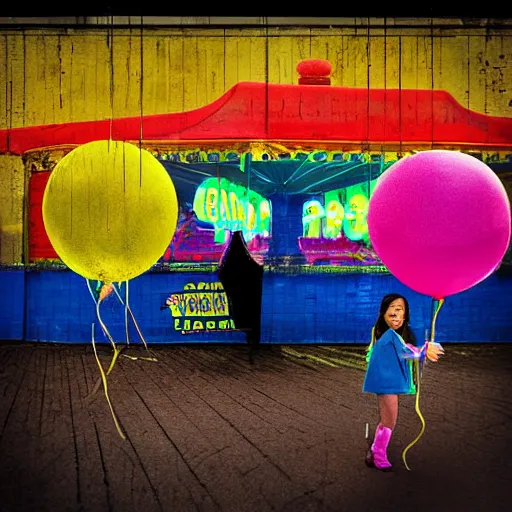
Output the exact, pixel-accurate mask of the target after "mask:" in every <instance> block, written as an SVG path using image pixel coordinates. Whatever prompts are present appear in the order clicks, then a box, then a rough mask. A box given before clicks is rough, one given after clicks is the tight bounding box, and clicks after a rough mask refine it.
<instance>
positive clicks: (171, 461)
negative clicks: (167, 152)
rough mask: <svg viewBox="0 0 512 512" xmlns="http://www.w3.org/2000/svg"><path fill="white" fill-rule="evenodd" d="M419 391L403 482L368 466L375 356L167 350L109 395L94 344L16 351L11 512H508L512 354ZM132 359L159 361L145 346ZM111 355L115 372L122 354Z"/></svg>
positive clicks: (471, 362)
mask: <svg viewBox="0 0 512 512" xmlns="http://www.w3.org/2000/svg"><path fill="white" fill-rule="evenodd" d="M445 348H446V352H447V354H446V356H445V358H444V359H443V360H442V362H440V363H438V364H429V365H428V366H427V367H426V368H425V371H424V377H423V380H422V387H421V396H420V397H421V401H420V406H421V412H422V413H423V415H424V417H425V419H426V423H427V426H426V431H425V434H424V436H423V437H422V438H421V439H420V441H419V443H418V444H416V445H415V446H414V447H413V448H411V450H410V451H409V453H408V457H407V461H408V464H409V466H410V467H411V469H412V471H411V472H408V471H407V470H406V469H405V468H404V466H403V463H402V461H401V452H402V450H403V448H404V447H405V446H406V445H407V444H408V443H409V442H410V441H412V440H413V439H414V437H415V436H416V435H417V433H418V432H419V429H420V421H419V419H418V417H417V415H416V413H415V411H414V397H404V398H403V399H402V401H401V412H400V418H399V424H398V427H397V428H396V430H395V433H394V436H393V438H392V442H391V449H390V457H391V459H392V461H393V462H394V464H395V471H394V473H392V474H383V473H379V472H377V471H375V470H369V469H367V468H366V467H365V466H364V464H363V457H364V453H365V450H366V446H367V444H366V441H365V438H364V432H365V422H370V426H371V429H373V428H374V426H375V419H376V418H375V415H376V407H375V406H376V404H375V402H374V397H372V396H369V395H363V394H362V393H361V385H362V381H363V377H364V373H363V371H362V369H363V368H364V350H363V349H362V348H360V347H355V348H354V347H352V348H346V347H341V348H340V347H307V346H300V347H293V348H292V347H286V346H282V347H272V348H271V349H269V348H266V349H265V348H262V350H261V352H260V354H259V355H258V356H257V358H256V363H255V364H254V365H250V364H248V360H247V347H245V346H241V347H237V346H221V347H212V346H210V347H192V346H189V347H158V348H155V349H153V352H154V353H155V354H156V356H157V359H158V362H149V361H144V360H141V359H138V360H129V359H126V358H123V357H121V358H120V359H119V361H118V362H117V364H116V366H115V367H114V370H113V372H112V374H111V375H110V376H109V378H108V383H109V388H108V389H109V394H110V398H111V400H112V403H113V406H114V408H115V411H116V414H117V417H118V418H119V421H120V423H121V425H122V428H123V430H124V432H125V434H126V440H122V439H121V437H120V436H119V434H118V433H117V431H116V429H115V426H114V423H113V420H112V417H111V415H110V412H109V410H108V406H107V402H106V400H105V396H104V394H103V392H102V390H101V389H99V390H98V391H97V392H96V393H95V394H93V395H90V394H91V391H92V390H93V388H94V384H95V382H96V381H97V379H98V376H99V370H98V367H97V365H96V362H95V359H94V355H93V352H92V348H91V347H90V346H71V345H44V344H40V345H36V344H27V343H24V344H3V345H2V346H0V394H1V397H2V400H1V402H0V497H1V499H0V510H1V511H2V512H7V511H9V512H23V511H36V510H37V511H38V512H43V511H47V510H48V511H50V510H51V511H56V510H58V511H84V512H85V511H87V512H95V511H98V512H101V511H120V512H130V511H141V510H144V511H145V512H151V511H171V510H177V511H187V510H200V511H206V510H223V511H234V512H243V511H251V512H252V511H258V512H263V511H267V510H269V511H270V510H276V511H277V510H279V511H293V512H296V511H305V510H308V511H340V510H343V511H348V512H350V511H362V510H372V511H375V510H380V511H382V510H385V511H387V510H415V511H432V510H440V511H445V510H446V511H447V510H450V511H467V510H471V511H484V510H492V511H493V512H499V511H508V510H510V509H511V507H512V498H511V495H510V488H509V487H510V481H511V478H512V463H511V461H510V456H509V455H510V448H511V440H512V436H511V434H510V425H511V413H510V410H511V405H512V401H511V398H510V393H509V391H510V386H511V383H512V346H511V345H503V346H500V347H489V346H485V347H479V346H471V347H463V346H446V347H445ZM127 353H128V354H129V353H131V354H133V355H138V356H141V355H145V353H144V352H143V351H141V350H136V349H135V348H131V349H130V351H129V352H127ZM100 354H101V355H100V357H101V360H102V362H103V364H104V365H106V364H108V361H109V358H110V351H109V348H108V347H105V346H102V347H101V349H100Z"/></svg>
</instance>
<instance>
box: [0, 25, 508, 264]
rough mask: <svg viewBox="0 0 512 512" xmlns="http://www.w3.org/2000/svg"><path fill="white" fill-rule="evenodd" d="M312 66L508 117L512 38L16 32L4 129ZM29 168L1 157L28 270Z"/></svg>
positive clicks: (483, 33) (4, 188)
mask: <svg viewBox="0 0 512 512" xmlns="http://www.w3.org/2000/svg"><path fill="white" fill-rule="evenodd" d="M309 58H319V59H328V60H329V61H330V62H331V63H332V67H333V72H332V77H331V83H332V85H334V86H351V87H354V86H355V87H372V88H382V87H385V88H420V89H432V88H434V89H444V90H447V91H448V92H450V93H451V94H453V95H454V97H455V98H456V99H457V100H458V101H459V102H460V103H461V104H462V105H464V106H465V107H467V108H470V109H472V110H474V111H477V112H480V113H484V114H489V115H494V116H505V117H512V107H510V106H509V102H510V101H511V99H512V94H511V92H510V90H509V89H507V87H509V84H511V83H512V29H510V30H504V29H502V30H499V31H494V32H492V31H491V30H489V29H483V28H469V29H464V28H460V29H446V28H440V27H438V28H435V27H434V28H432V29H431V30H430V29H425V28H417V27H410V28H393V27H392V26H391V27H390V28H388V29H386V30H385V29H384V28H372V27H370V28H368V27H365V26H359V27H357V26H355V27H353V28H311V29H310V28H277V27H262V28H252V27H251V28H226V29H222V28H214V29H199V28H189V29H187V28H167V29H158V28H152V29H144V30H141V29H132V30H129V29H108V28H102V29H23V30H22V29H19V30H16V31H13V30H4V31H3V32H0V129H5V128H15V127H21V126H32V125H40V124H48V123H66V122H70V121H86V120H98V119H109V118H111V117H122V116H133V115H141V114H142V115H149V114H160V113H166V112H181V111H184V110H190V109H194V108H198V107H201V106H204V105H206V104H208V103H210V102H211V101H213V100H215V99H216V98H218V97H219V96H220V95H222V94H223V93H224V92H225V91H227V90H228V89H229V88H230V87H231V86H233V85H234V84H236V83H237V82H239V81H258V82H265V81H268V82H269V83H282V84H294V83H297V80H298V75H297V72H296V69H295V68H296V65H297V63H298V62H299V61H301V60H303V59H309ZM22 167H23V166H22V164H21V159H20V158H19V157H7V156H3V157H0V244H1V246H0V263H16V262H20V261H22V247H23V243H22V231H23V230H22V217H23V196H24V193H23V190H24V173H23V171H22Z"/></svg>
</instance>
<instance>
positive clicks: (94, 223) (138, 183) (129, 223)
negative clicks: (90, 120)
mask: <svg viewBox="0 0 512 512" xmlns="http://www.w3.org/2000/svg"><path fill="white" fill-rule="evenodd" d="M177 218H178V199H177V197H176V190H175V188H174V185H173V182H172V180H171V178H170V177H169V174H168V173H167V171H166V170H165V168H164V166H163V165H162V164H161V163H160V162H159V161H158V160H157V159H156V158H155V157H154V156H153V155H151V153H149V152H148V151H146V150H140V149H139V148H138V147H137V146H135V145H133V144H129V143H126V142H117V141H111V140H110V141H109V140H102V141H96V142H90V143H88V144H84V145H83V146H79V147H77V148H76V149H74V150H73V151H71V152H70V153H68V154H67V155H66V156H65V157H64V158H63V159H62V160H61V161H60V162H59V163H58V164H57V165H56V166H55V168H54V170H53V171H52V173H51V176H50V179H49V180H48V184H47V186H46V190H45V193H44V197H43V221H44V225H45V228H46V232H47V233H48V237H49V238H50V241H51V243H52V245H53V247H54V249H55V251H56V252H57V254H58V255H59V257H60V258H61V260H62V261H63V262H64V263H65V264H66V265H67V266H68V267H69V268H70V269H71V270H73V271H75V272H76V273H77V274H80V275H81V276H83V277H85V278H87V279H95V280H99V281H105V282H109V283H113V282H120V281H127V280H129V279H133V278H134V277H137V276H139V275H140V274H142V273H143V272H145V271H146V270H148V269H149V268H151V266H153V265H154V264H155V263H156V262H157V261H158V259H159V258H160V257H161V256H162V254H163V253H164V252H165V250H166V248H167V246H168V245H169V242H170V241H171V239H172V237H173V235H174V231H175V229H176V222H177Z"/></svg>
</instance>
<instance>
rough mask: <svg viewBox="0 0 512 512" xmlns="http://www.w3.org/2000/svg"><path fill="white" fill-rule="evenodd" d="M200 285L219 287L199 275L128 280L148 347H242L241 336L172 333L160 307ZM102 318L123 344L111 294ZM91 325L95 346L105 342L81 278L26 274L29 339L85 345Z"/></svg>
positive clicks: (118, 308)
mask: <svg viewBox="0 0 512 512" xmlns="http://www.w3.org/2000/svg"><path fill="white" fill-rule="evenodd" d="M201 281H204V282H217V281H218V278H217V276H216V275H215V274H211V273H205V274H201V273H197V272H193V273H187V274H185V273H153V274H152V273H147V274H144V275H142V276H140V277H138V278H136V279H134V280H132V281H130V287H129V299H130V306H131V309H132V311H133V314H134V316H135V319H136V320H137V322H138V324H139V327H140V329H141V332H142V334H143V336H144V338H145V340H146V342H148V343H194V342H201V343H205V342H215V343H223V342H234V341H237V342H245V335H244V334H243V333H240V332H209V333H191V334H181V331H176V330H175V329H174V319H173V318H172V316H171V313H170V310H169V308H165V309H161V307H162V306H163V305H164V304H165V301H166V299H167V298H168V297H169V295H170V294H171V293H173V292H182V291H183V289H184V286H185V285H186V284H187V283H198V282H201ZM123 291H124V289H123ZM122 296H123V294H122ZM100 314H101V318H102V321H103V323H104V324H105V325H106V326H107V328H108V330H109V332H110V334H111V335H112V336H113V338H114V340H115V341H116V343H117V342H123V341H124V340H125V339H126V335H125V322H124V308H123V306H122V305H121V303H120V302H119V301H118V300H117V299H116V297H115V296H114V295H111V296H109V297H108V298H107V299H106V300H105V301H104V302H102V304H101V306H100ZM93 323H94V324H95V333H96V334H95V337H96V341H97V342H98V343H100V342H106V341H107V339H106V337H105V336H104V335H103V333H102V332H101V328H100V325H99V322H98V320H97V317H96V308H95V303H94V301H93V299H92V297H91V295H90V293H89V291H88V288H87V285H86V281H85V279H83V278H81V277H80V276H78V275H77V274H75V273H73V272H66V271H54V272H51V271H44V272H43V271H42V272H29V273H27V340H30V341H55V342H66V343H87V342H90V341H91V332H92V324H93ZM129 325H130V330H129V333H130V339H131V340H132V342H139V343H140V338H138V337H137V332H136V330H135V328H134V326H133V323H132V322H131V320H130V321H129Z"/></svg>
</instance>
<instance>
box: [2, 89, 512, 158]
mask: <svg viewBox="0 0 512 512" xmlns="http://www.w3.org/2000/svg"><path fill="white" fill-rule="evenodd" d="M141 123H142V140H143V141H146V142H147V141H167V142H169V143H192V142H193V141H216V140H234V141H240V140H247V141H253V140H257V141H261V140H269V141H270V140H275V141H283V142H285V143H286V141H293V142H304V141H311V142H313V141H318V142H342V143H351V144H358V145H360V144H382V145H384V146H386V145H390V146H391V145H397V144H411V143H412V144H418V145H420V144H435V145H441V146H470V147H472V148H477V147H479V148H483V149H485V148H492V149H509V148H512V119H509V118H505V117H492V116H487V115H483V114H479V113H476V112H472V111H470V110H468V109H466V108H464V107H463V106H462V105H460V104H459V103H458V102H457V101H456V100H455V98H454V97H453V96H451V95H450V94H449V93H447V92H445V91H440V90H435V91H432V90H416V89H401V90H400V89H367V88H351V87H334V86H330V85H278V84H265V83H258V82H240V83H238V84H236V85H235V86H234V87H232V88H231V89H229V90H228V91H227V92H226V93H225V94H223V95H222V96H221V97H220V98H219V99H217V100H216V101H214V102H213V103H211V104H209V105H206V106H204V107H201V108H198V109H196V110H191V111H188V112H183V113H174V114H159V115H150V116H144V117H143V118H142V119H141V118H140V117H127V118H118V119H114V120H112V122H111V121H110V120H103V121H88V122H77V123H63V124H53V125H42V126H32V127H25V128H14V129H8V130H1V131H0V153H11V154H22V153H23V152H25V151H27V150H30V149H36V148H42V147H49V146H60V145H68V144H70V145H78V144H84V143H87V142H91V141H94V140H101V139H108V138H110V135H111V138H112V139H114V140H127V141H130V140H131V141H136V140H139V139H140V138H141ZM111 124H112V134H111V133H110V130H111Z"/></svg>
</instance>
